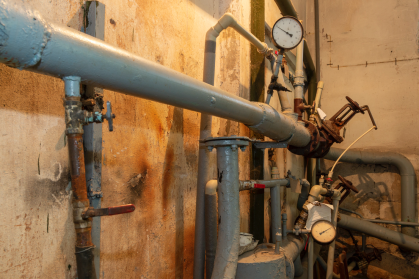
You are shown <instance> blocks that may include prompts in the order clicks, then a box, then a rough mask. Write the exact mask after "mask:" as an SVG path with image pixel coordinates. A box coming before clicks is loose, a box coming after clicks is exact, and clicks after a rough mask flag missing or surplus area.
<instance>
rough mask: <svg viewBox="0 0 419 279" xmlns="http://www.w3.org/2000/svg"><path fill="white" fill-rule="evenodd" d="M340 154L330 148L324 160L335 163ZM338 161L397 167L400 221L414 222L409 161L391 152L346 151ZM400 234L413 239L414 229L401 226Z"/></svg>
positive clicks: (412, 171)
mask: <svg viewBox="0 0 419 279" xmlns="http://www.w3.org/2000/svg"><path fill="white" fill-rule="evenodd" d="M342 152H344V150H343V149H338V148H333V147H332V148H330V151H329V153H327V155H326V156H325V157H324V158H325V159H327V160H333V161H336V160H337V159H338V158H339V156H340V155H341V154H342ZM340 161H342V162H346V163H355V164H388V165H393V166H395V167H397V168H398V169H399V172H400V176H401V194H402V195H401V199H402V201H401V207H402V210H401V215H402V216H401V219H402V220H401V221H402V222H416V174H415V169H414V168H413V165H412V163H411V162H410V161H409V159H407V158H406V157H404V156H403V155H401V154H398V153H393V152H378V151H364V150H362V151H361V150H348V151H347V152H346V153H345V155H343V156H342V158H341V159H340ZM402 233H404V234H406V235H408V236H411V237H415V228H414V227H412V226H404V225H402Z"/></svg>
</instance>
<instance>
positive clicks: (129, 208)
mask: <svg viewBox="0 0 419 279" xmlns="http://www.w3.org/2000/svg"><path fill="white" fill-rule="evenodd" d="M134 210H135V205H133V204H124V205H118V206H111V207H105V208H97V209H95V208H93V207H89V208H88V209H87V210H86V211H84V212H83V214H82V217H83V218H84V219H87V218H90V217H98V216H111V215H118V214H124V213H130V212H133V211H134Z"/></svg>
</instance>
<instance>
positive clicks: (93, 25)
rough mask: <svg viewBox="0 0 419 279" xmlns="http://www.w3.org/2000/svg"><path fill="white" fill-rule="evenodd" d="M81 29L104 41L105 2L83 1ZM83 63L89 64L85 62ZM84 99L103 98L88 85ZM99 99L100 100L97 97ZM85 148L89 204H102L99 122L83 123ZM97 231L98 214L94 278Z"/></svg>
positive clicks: (96, 224)
mask: <svg viewBox="0 0 419 279" xmlns="http://www.w3.org/2000/svg"><path fill="white" fill-rule="evenodd" d="M84 31H85V33H86V34H88V35H91V36H93V37H96V38H98V39H100V40H105V5H104V4H102V3H100V2H97V1H87V2H86V4H85V18H84ZM86 63H89V62H88V61H86ZM85 94H86V95H87V96H86V97H87V98H91V99H95V98H96V99H97V98H98V97H99V98H101V97H103V89H101V88H97V87H93V86H90V85H87V86H86V87H85ZM97 101H101V100H97ZM101 110H102V105H101V103H100V102H99V103H98V102H96V104H95V106H94V115H95V118H96V119H92V121H94V120H97V121H101V122H103V120H104V117H102V112H101ZM83 140H84V149H85V164H86V182H87V193H88V196H89V200H90V206H92V207H94V208H100V207H101V198H102V196H103V194H102V188H101V183H102V123H91V124H89V125H85V126H84V135H83ZM100 230H101V217H95V218H93V219H92V242H93V244H94V245H95V246H96V248H95V249H94V257H95V258H94V263H95V269H96V277H97V278H100V276H99V273H100Z"/></svg>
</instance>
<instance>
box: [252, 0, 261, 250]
mask: <svg viewBox="0 0 419 279" xmlns="http://www.w3.org/2000/svg"><path fill="white" fill-rule="evenodd" d="M250 32H251V33H252V34H253V35H254V36H255V37H256V38H258V39H259V40H260V41H262V42H264V41H265V0H250ZM249 93H250V101H254V102H264V101H265V58H264V57H263V55H260V53H259V51H258V49H257V48H256V47H255V46H253V45H251V46H250V89H249ZM250 137H251V138H253V137H254V138H257V139H262V140H263V138H264V137H263V136H262V135H261V134H258V133H254V132H253V131H251V132H250ZM250 152H251V153H250V154H251V161H250V164H249V167H250V179H255V180H259V179H264V177H263V169H264V158H265V156H264V150H263V149H257V148H253V147H252V148H251V150H250ZM264 210H265V194H264V190H263V189H255V190H252V191H251V192H250V209H249V231H250V233H252V234H253V236H254V238H255V239H256V240H259V242H260V243H262V241H263V238H264V227H265V225H264V221H265V220H264V218H261V216H263V214H264Z"/></svg>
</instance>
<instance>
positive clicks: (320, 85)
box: [314, 81, 324, 112]
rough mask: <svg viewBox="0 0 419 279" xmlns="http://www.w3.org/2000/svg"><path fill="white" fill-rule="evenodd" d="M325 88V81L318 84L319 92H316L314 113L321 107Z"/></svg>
mask: <svg viewBox="0 0 419 279" xmlns="http://www.w3.org/2000/svg"><path fill="white" fill-rule="evenodd" d="M323 86H324V83H323V81H319V82H318V83H317V92H316V99H315V101H314V102H315V105H314V111H315V112H317V109H318V108H319V107H320V100H321V97H322V92H323Z"/></svg>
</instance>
